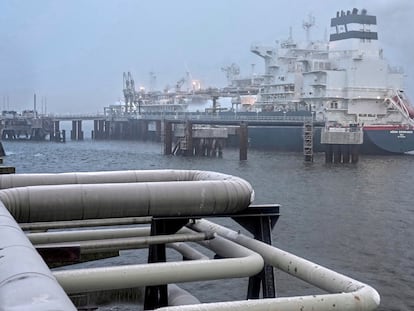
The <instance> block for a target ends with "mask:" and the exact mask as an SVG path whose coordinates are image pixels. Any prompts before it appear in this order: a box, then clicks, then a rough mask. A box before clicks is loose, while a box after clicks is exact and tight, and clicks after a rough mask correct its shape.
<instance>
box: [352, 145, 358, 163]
mask: <svg viewBox="0 0 414 311" xmlns="http://www.w3.org/2000/svg"><path fill="white" fill-rule="evenodd" d="M358 160H359V145H351V163H358Z"/></svg>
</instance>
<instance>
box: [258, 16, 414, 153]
mask: <svg viewBox="0 0 414 311" xmlns="http://www.w3.org/2000/svg"><path fill="white" fill-rule="evenodd" d="M313 24H314V20H312V19H311V18H310V20H309V21H307V22H304V24H303V26H304V28H305V29H306V30H307V34H306V37H307V40H306V42H303V43H297V42H295V41H294V40H293V38H292V36H291V34H290V36H289V38H288V39H287V40H283V41H281V42H279V43H278V44H277V46H276V47H272V46H271V47H268V46H262V45H254V46H252V48H251V51H252V52H253V53H255V54H256V55H258V56H259V57H261V58H262V59H263V60H264V64H265V72H264V74H263V76H262V77H263V82H262V84H261V85H260V88H259V92H258V95H257V100H256V102H255V103H254V104H253V105H252V106H251V107H250V110H258V111H260V112H261V113H263V114H264V113H268V114H269V113H271V112H273V113H274V114H277V115H284V116H295V115H296V116H297V115H308V116H309V117H311V118H312V120H314V121H315V122H319V123H321V124H323V128H318V127H315V129H314V131H315V138H316V139H315V149H316V150H321V149H323V146H321V145H320V139H319V138H320V133H321V132H322V131H329V130H333V131H348V130H349V129H351V130H352V129H355V128H360V129H361V130H362V132H363V141H362V144H361V146H360V152H361V153H365V154H390V153H391V154H392V153H396V154H401V153H406V152H409V151H413V150H414V131H413V125H414V109H413V107H412V106H411V104H410V102H409V100H408V97H407V96H406V94H405V93H404V91H403V80H404V79H403V76H404V73H403V71H402V70H401V69H400V68H394V67H391V66H390V65H389V64H388V63H387V61H386V59H385V58H384V55H383V50H382V49H381V48H380V46H379V42H378V32H377V18H376V16H374V15H369V14H368V12H367V10H365V9H362V10H361V11H359V10H358V9H356V8H354V9H353V10H352V11H351V10H348V11H346V12H345V11H338V12H337V13H336V16H335V17H333V18H332V19H331V23H330V26H331V33H330V36H329V41H328V42H326V41H323V40H322V41H311V40H310V39H309V32H308V31H309V29H310V27H311V26H312V25H313ZM250 136H251V137H250V143H251V144H252V145H253V146H256V147H261V148H278V149H279V148H281V149H290V150H292V149H293V150H297V151H299V150H301V148H303V138H302V137H303V131H302V128H301V127H282V126H281V127H274V128H267V129H264V128H263V129H259V128H256V129H252V130H251V131H250Z"/></svg>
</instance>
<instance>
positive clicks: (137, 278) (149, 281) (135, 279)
mask: <svg viewBox="0 0 414 311" xmlns="http://www.w3.org/2000/svg"><path fill="white" fill-rule="evenodd" d="M208 244H209V247H210V248H211V249H212V250H213V251H215V252H216V253H218V254H219V255H221V256H223V257H232V258H225V259H216V260H191V261H180V262H160V263H151V264H141V265H128V266H117V267H102V268H89V269H76V270H64V271H55V272H54V273H53V274H54V276H55V277H56V279H57V280H58V282H59V284H60V285H61V286H62V287H63V289H64V290H65V291H66V293H68V294H75V293H82V292H89V291H100V290H109V289H121V288H129V287H137V286H151V285H162V284H170V283H181V282H192V281H205V280H216V279H224V278H239V277H246V276H252V275H255V274H257V273H259V272H260V271H261V270H262V269H263V258H262V257H261V256H260V255H259V254H257V253H255V252H252V251H251V250H249V249H247V248H245V247H243V246H240V245H237V244H236V243H233V242H230V241H228V240H225V239H223V238H221V237H216V238H214V239H213V240H210V241H208Z"/></svg>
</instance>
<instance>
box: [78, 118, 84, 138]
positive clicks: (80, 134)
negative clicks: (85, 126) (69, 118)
mask: <svg viewBox="0 0 414 311" xmlns="http://www.w3.org/2000/svg"><path fill="white" fill-rule="evenodd" d="M77 123H78V124H77V139H78V140H83V131H82V120H78V121H77Z"/></svg>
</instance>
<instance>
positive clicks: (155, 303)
mask: <svg viewBox="0 0 414 311" xmlns="http://www.w3.org/2000/svg"><path fill="white" fill-rule="evenodd" d="M187 222H188V219H184V218H183V219H165V218H164V219H158V218H153V219H152V221H151V236H155V235H165V234H173V233H176V232H177V231H178V230H179V229H180V228H181V227H182V226H184V225H185V224H186V223H187ZM166 260H167V258H166V251H165V244H153V245H150V246H149V248H148V263H155V262H166ZM166 306H168V287H167V284H162V285H156V286H147V287H145V300H144V310H154V309H157V308H161V307H166Z"/></svg>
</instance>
